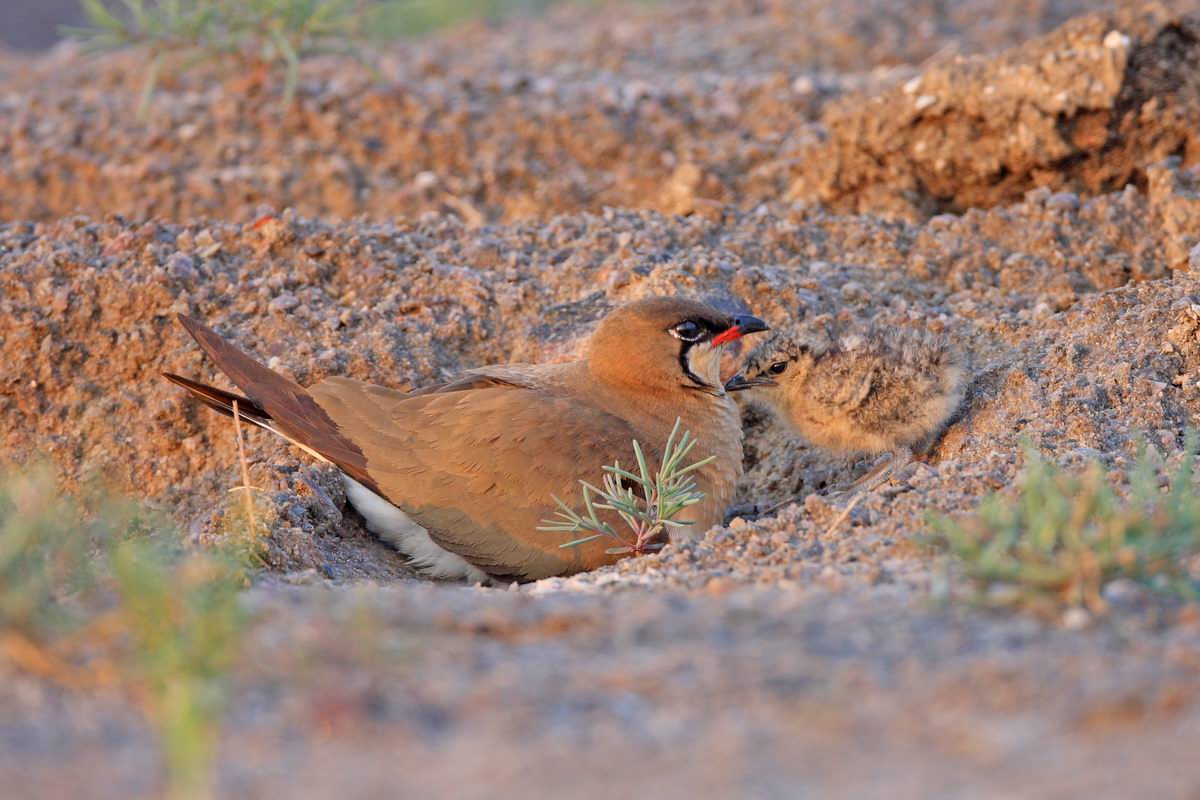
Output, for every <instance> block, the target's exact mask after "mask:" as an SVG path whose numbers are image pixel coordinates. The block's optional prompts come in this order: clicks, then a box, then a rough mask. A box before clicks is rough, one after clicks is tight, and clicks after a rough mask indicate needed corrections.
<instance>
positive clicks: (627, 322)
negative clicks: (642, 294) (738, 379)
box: [588, 297, 767, 395]
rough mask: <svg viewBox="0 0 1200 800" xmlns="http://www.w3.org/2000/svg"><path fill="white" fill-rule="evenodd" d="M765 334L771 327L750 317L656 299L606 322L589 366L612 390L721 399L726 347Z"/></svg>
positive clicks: (594, 344) (595, 341)
mask: <svg viewBox="0 0 1200 800" xmlns="http://www.w3.org/2000/svg"><path fill="white" fill-rule="evenodd" d="M765 330H767V324H766V323H765V322H763V321H762V320H761V319H759V318H758V317H754V316H751V315H749V314H726V313H724V312H722V311H718V310H717V309H715V308H713V307H712V306H709V305H706V304H704V303H700V302H697V301H695V300H686V299H683V298H676V297H653V298H649V299H646V300H638V301H636V302H633V303H629V304H628V305H625V306H622V307H621V308H618V309H616V310H615V311H613V312H611V313H610V314H609V315H608V316H606V317H605V318H604V319H603V320H601V321H600V325H599V326H598V327H597V328H596V332H595V334H593V336H592V339H591V342H590V344H589V347H588V364H589V366H590V367H591V370H592V372H593V374H595V375H596V377H598V378H599V379H600V380H602V381H604V382H605V383H608V384H610V385H616V386H624V387H628V388H632V389H635V390H637V391H641V392H646V391H652V390H661V391H673V390H675V389H677V388H683V389H687V390H694V391H701V392H706V393H708V394H715V395H721V394H723V393H724V388H723V386H722V383H721V377H720V368H721V346H722V345H724V344H727V343H729V342H732V341H735V340H737V339H740V338H741V337H743V336H745V335H747V334H750V333H757V332H759V331H765Z"/></svg>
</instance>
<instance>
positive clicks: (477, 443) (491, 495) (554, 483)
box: [309, 378, 657, 579]
mask: <svg viewBox="0 0 1200 800" xmlns="http://www.w3.org/2000/svg"><path fill="white" fill-rule="evenodd" d="M309 391H310V392H311V393H312V395H313V397H314V398H316V400H317V402H318V403H319V404H320V406H321V408H322V409H324V411H325V412H326V413H327V414H328V415H329V417H330V418H331V419H333V421H334V422H335V423H336V425H337V426H338V429H339V430H340V431H341V433H342V434H343V435H344V436H346V437H347V438H348V439H350V440H351V441H353V442H354V443H355V444H356V445H357V446H358V447H359V448H360V449H361V450H362V452H363V454H364V455H365V457H366V461H367V464H366V469H367V472H368V473H369V475H370V477H371V480H372V482H373V484H374V485H375V486H377V487H378V488H379V489H380V491H381V492H382V493H383V494H384V496H385V497H386V498H387V499H388V500H389V501H390V502H392V503H393V504H395V505H396V506H398V507H399V508H401V509H402V510H403V511H404V512H405V513H406V514H408V515H409V516H410V517H411V518H412V519H413V520H414V521H415V522H417V524H419V525H421V526H422V527H424V528H426V529H427V530H428V531H429V533H430V535H431V536H432V537H433V538H434V540H435V541H436V542H437V543H438V544H440V545H441V546H443V547H445V548H446V549H447V550H450V551H452V552H455V553H458V554H459V555H461V556H462V557H463V558H465V559H466V560H467V561H469V562H471V563H472V564H474V565H476V566H478V567H479V568H480V569H482V570H484V571H485V572H488V573H489V574H490V575H492V576H493V577H497V578H509V579H535V578H541V577H546V576H550V575H557V574H563V573H567V572H575V571H578V570H580V569H592V568H594V567H596V566H600V565H602V564H606V563H611V562H612V561H614V560H615V558H614V557H613V556H611V555H608V554H606V553H605V552H604V551H605V550H606V549H607V548H609V547H612V546H613V545H614V544H615V542H613V541H611V540H607V541H605V540H598V541H595V542H591V543H588V544H585V545H581V546H578V547H574V548H569V549H560V548H559V544H562V543H563V542H566V541H570V540H571V539H574V538H580V537H581V536H582V535H584V534H575V535H572V534H564V533H553V532H546V531H538V530H537V527H538V525H540V524H541V521H542V520H543V519H545V518H547V517H550V516H552V515H553V513H554V511H555V508H556V506H555V503H554V499H553V497H552V495H557V496H558V497H560V498H562V499H563V501H565V502H567V503H568V504H571V505H572V506H575V507H578V505H579V502H580V487H579V483H578V482H579V480H580V479H585V480H588V481H589V482H592V483H599V481H600V480H601V478H602V474H603V473H602V469H601V468H602V467H603V466H604V465H605V464H610V463H612V462H613V461H614V460H617V459H619V460H620V461H621V463H622V465H623V466H626V467H632V466H633V446H632V441H633V439H634V438H635V434H634V432H633V430H632V429H631V427H630V426H629V424H628V423H627V422H626V421H624V420H623V419H621V418H619V417H616V416H613V415H611V414H607V413H605V412H603V411H601V410H599V409H596V408H594V407H592V406H589V405H586V404H584V403H580V402H578V401H577V400H574V399H571V398H568V397H564V396H562V395H559V394H556V393H553V392H548V391H539V390H533V389H529V388H525V387H520V386H515V385H512V384H510V383H506V382H504V381H495V382H494V381H493V379H490V378H489V379H486V380H480V381H479V382H478V383H476V385H475V387H474V388H468V389H454V390H450V391H437V392H432V393H430V394H423V395H411V394H404V393H401V392H396V391H393V390H388V389H382V388H381V387H375V386H371V385H368V384H363V383H359V382H357V381H352V380H347V379H329V380H326V381H323V382H321V383H319V384H317V385H315V386H313V387H310V389H309ZM643 444H646V443H643ZM647 455H648V457H654V458H657V453H655V452H654V451H653V449H652V448H647Z"/></svg>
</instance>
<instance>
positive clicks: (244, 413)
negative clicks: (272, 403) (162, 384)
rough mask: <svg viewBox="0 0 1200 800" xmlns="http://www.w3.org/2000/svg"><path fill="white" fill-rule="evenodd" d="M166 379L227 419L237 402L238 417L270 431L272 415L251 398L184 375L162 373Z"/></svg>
mask: <svg viewBox="0 0 1200 800" xmlns="http://www.w3.org/2000/svg"><path fill="white" fill-rule="evenodd" d="M158 374H159V375H162V376H163V377H164V378H166V379H167V380H169V381H170V382H171V383H174V384H175V385H177V386H182V387H183V388H184V389H187V390H188V392H189V393H190V394H191V395H192V396H193V397H195V398H196V399H197V400H199V401H200V402H201V403H204V405H206V406H208V407H209V408H211V409H212V410H213V411H216V412H218V413H220V414H224V415H225V416H227V417H232V416H233V403H234V401H235V400H236V401H237V404H238V416H239V417H241V418H242V419H244V420H246V421H247V422H249V423H251V424H254V425H258V426H259V427H261V428H268V429H270V426H269V425H266V424H265V423H266V422H267V420H269V419H271V415H270V414H268V413H267V411H266V409H264V408H263V407H262V406H260V405H258V404H257V403H255V402H254V401H253V400H251V399H250V398H249V397H242V396H241V395H240V394H234V393H233V392H227V391H225V390H224V389H218V388H217V387H215V386H209V385H208V384H207V383H200V382H199V381H194V380H192V379H191V378H185V377H183V376H182V375H176V374H175V373H173V372H160V373H158Z"/></svg>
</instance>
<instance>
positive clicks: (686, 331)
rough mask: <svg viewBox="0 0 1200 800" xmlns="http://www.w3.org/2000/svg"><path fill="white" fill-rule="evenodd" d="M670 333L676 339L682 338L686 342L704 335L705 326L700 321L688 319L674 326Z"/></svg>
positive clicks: (696, 339) (693, 340)
mask: <svg viewBox="0 0 1200 800" xmlns="http://www.w3.org/2000/svg"><path fill="white" fill-rule="evenodd" d="M670 333H671V335H672V336H674V337H675V338H676V339H681V340H683V341H685V342H695V341H698V340H699V339H700V337H701V336H703V335H704V328H702V327H701V326H700V324H699V323H696V322H693V321H692V320H690V319H687V320H684V321H683V322H681V323H679V324H678V325H675V326H674V327H672V328H671V329H670Z"/></svg>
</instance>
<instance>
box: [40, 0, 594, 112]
mask: <svg viewBox="0 0 1200 800" xmlns="http://www.w3.org/2000/svg"><path fill="white" fill-rule="evenodd" d="M79 1H80V4H81V6H82V8H83V11H84V14H85V16H86V18H87V21H88V23H89V25H90V27H69V28H64V29H63V32H64V33H65V34H66V35H68V36H72V37H74V38H76V39H78V40H80V41H82V42H83V43H84V45H85V47H86V49H87V50H89V51H92V52H104V51H113V50H133V51H136V52H140V53H142V54H143V55H144V56H145V59H146V75H145V79H144V81H143V84H142V93H141V100H140V101H139V104H138V117H139V119H142V118H145V116H146V114H147V112H148V110H149V107H150V102H151V100H152V99H153V96H154V92H155V90H156V88H157V86H158V82H159V80H160V78H161V76H162V73H163V72H164V71H175V72H185V71H187V70H188V69H190V68H191V67H194V66H196V65H198V64H201V63H210V64H218V65H221V66H224V67H231V68H233V69H236V70H238V71H239V72H241V73H243V74H245V73H246V72H247V71H251V72H253V71H255V70H257V71H260V72H264V73H265V72H269V71H278V72H280V73H282V76H283V103H284V105H285V106H288V105H290V104H291V103H292V101H293V99H294V98H295V94H296V87H297V85H298V82H299V77H300V64H301V62H302V61H303V60H304V59H305V58H307V57H309V56H313V55H319V54H340V55H345V56H350V57H353V58H355V59H358V60H360V61H362V62H363V63H366V64H368V66H369V64H370V62H369V59H368V58H367V55H366V49H365V45H366V44H367V43H369V42H375V43H380V42H383V41H388V40H394V39H397V38H401V37H406V36H418V35H421V34H425V33H428V32H430V31H433V30H437V29H439V28H443V27H446V26H449V25H453V24H456V23H459V22H463V21H466V20H470V19H479V18H487V19H501V18H505V17H509V16H512V15H515V14H522V13H527V14H533V13H540V12H542V11H544V10H545V9H546V8H548V7H549V6H551V5H554V4H555V3H568V2H573V3H587V2H595V0H79Z"/></svg>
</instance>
